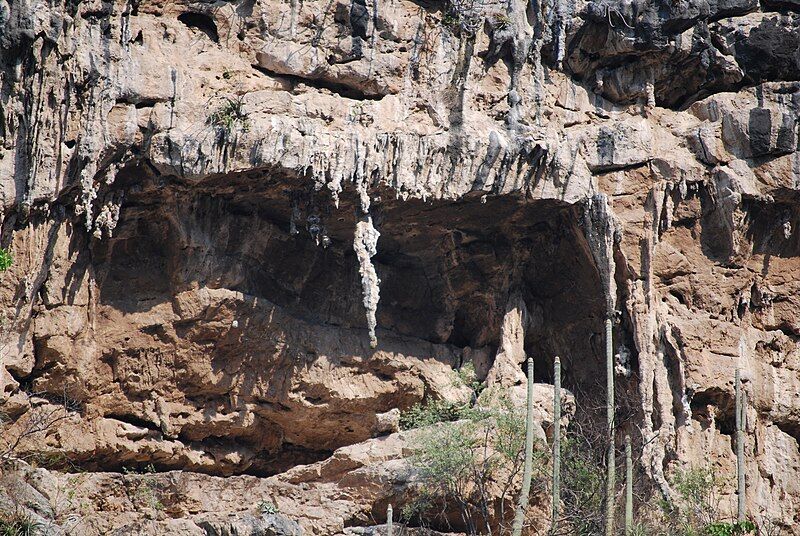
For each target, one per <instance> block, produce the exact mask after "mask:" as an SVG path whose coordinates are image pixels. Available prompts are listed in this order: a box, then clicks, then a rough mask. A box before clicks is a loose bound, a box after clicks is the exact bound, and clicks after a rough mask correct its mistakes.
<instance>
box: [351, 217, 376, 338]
mask: <svg viewBox="0 0 800 536" xmlns="http://www.w3.org/2000/svg"><path fill="white" fill-rule="evenodd" d="M380 236H381V234H380V233H379V232H378V230H377V229H376V228H375V226H374V225H373V224H372V217H371V216H369V215H368V216H366V217H365V218H363V219H362V220H361V221H359V222H358V223H357V224H356V232H355V238H354V240H353V249H354V250H355V252H356V256H357V257H358V272H359V273H360V274H361V287H362V293H363V301H364V308H365V309H366V310H367V327H368V328H369V344H370V347H372V348H375V347H376V346H377V345H378V338H377V337H376V336H375V327H376V326H377V321H376V320H375V313H376V311H377V310H378V301H379V300H380V284H381V280H380V279H379V278H378V274H377V272H376V271H375V266H374V265H373V264H372V257H373V256H375V254H376V253H377V252H378V238H380Z"/></svg>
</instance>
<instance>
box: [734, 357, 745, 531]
mask: <svg viewBox="0 0 800 536" xmlns="http://www.w3.org/2000/svg"><path fill="white" fill-rule="evenodd" d="M744 420H745V394H744V392H743V391H742V374H741V371H740V370H739V369H738V368H737V369H736V476H737V477H738V478H737V480H738V482H737V486H736V493H737V496H738V497H737V498H738V504H737V519H738V520H739V521H744V520H745V511H744V498H745V496H744V490H745V480H744Z"/></svg>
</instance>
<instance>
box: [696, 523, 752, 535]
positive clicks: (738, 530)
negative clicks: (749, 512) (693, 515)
mask: <svg viewBox="0 0 800 536" xmlns="http://www.w3.org/2000/svg"><path fill="white" fill-rule="evenodd" d="M755 531H756V525H755V523H753V522H752V521H737V522H736V523H722V522H715V523H710V524H709V525H707V526H706V528H705V529H704V530H703V534H705V535H706V536H740V535H742V534H753V533H755Z"/></svg>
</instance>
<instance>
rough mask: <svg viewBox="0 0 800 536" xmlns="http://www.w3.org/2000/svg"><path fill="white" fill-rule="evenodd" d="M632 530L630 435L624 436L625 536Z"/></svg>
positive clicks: (628, 535) (631, 456)
mask: <svg viewBox="0 0 800 536" xmlns="http://www.w3.org/2000/svg"><path fill="white" fill-rule="evenodd" d="M632 532H633V455H632V449H631V436H629V435H628V436H625V536H630V535H631V534H632Z"/></svg>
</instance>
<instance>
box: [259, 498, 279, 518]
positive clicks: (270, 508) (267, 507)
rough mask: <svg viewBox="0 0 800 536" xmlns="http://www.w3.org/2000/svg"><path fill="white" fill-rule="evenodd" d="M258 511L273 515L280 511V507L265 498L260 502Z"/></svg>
mask: <svg viewBox="0 0 800 536" xmlns="http://www.w3.org/2000/svg"><path fill="white" fill-rule="evenodd" d="M258 511H259V512H261V513H262V514H264V515H271V514H277V513H278V507H277V506H275V505H274V504H273V503H271V502H269V501H267V500H264V501H261V502H260V503H258Z"/></svg>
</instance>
